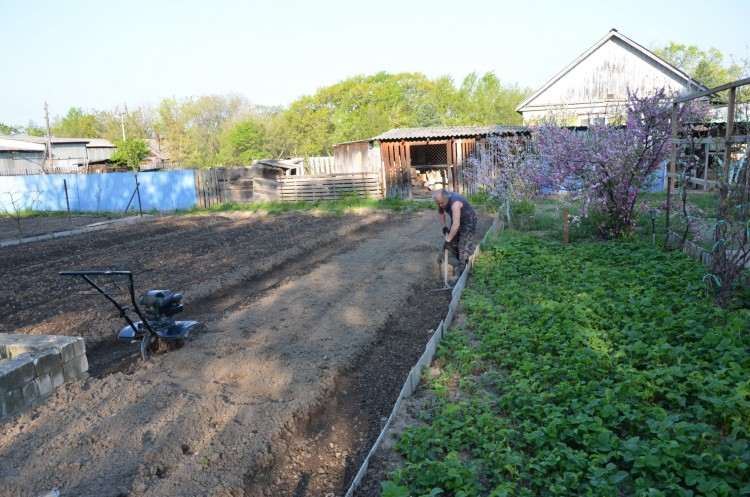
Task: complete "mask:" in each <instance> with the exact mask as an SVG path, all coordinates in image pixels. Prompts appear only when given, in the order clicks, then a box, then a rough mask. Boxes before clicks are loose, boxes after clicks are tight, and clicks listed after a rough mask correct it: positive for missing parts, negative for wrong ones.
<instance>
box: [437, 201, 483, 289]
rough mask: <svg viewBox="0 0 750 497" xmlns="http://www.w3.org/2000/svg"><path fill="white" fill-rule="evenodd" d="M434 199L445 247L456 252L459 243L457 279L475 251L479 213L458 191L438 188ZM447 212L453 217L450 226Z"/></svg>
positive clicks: (455, 274) (455, 277) (455, 273)
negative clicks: (446, 219)
mask: <svg viewBox="0 0 750 497" xmlns="http://www.w3.org/2000/svg"><path fill="white" fill-rule="evenodd" d="M432 199H433V200H434V201H435V203H436V204H437V205H438V217H439V218H440V225H441V226H442V228H443V234H444V235H445V244H444V247H445V248H447V249H448V250H450V251H452V252H454V251H455V249H454V248H453V247H455V246H456V245H458V253H457V254H455V255H456V256H457V257H458V266H457V267H456V270H455V272H454V279H456V280H457V279H458V278H459V277H460V276H461V274H462V273H463V272H464V269H466V265H467V264H468V263H469V257H470V256H471V254H473V253H474V248H475V245H474V232H475V231H476V229H477V214H476V212H474V208H473V207H472V206H471V204H470V203H469V201H468V200H466V198H464V197H463V196H462V195H459V194H458V193H455V192H449V191H447V190H436V191H435V192H433V194H432ZM446 213H447V214H448V215H449V216H450V218H451V223H450V228H448V226H447V224H446V222H445V214H446ZM456 242H458V243H456ZM451 245H452V246H453V247H451Z"/></svg>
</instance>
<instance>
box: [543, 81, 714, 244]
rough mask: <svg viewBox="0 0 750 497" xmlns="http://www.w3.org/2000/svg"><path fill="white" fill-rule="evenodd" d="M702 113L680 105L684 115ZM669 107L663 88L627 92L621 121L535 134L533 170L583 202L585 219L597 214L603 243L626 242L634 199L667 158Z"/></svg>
mask: <svg viewBox="0 0 750 497" xmlns="http://www.w3.org/2000/svg"><path fill="white" fill-rule="evenodd" d="M701 112H703V111H700V110H697V108H696V107H695V106H683V107H682V108H681V110H680V113H681V114H682V115H680V116H678V117H679V121H678V122H680V123H685V122H688V121H689V119H686V114H687V113H693V114H695V115H696V117H698V116H699V114H700V113H701ZM671 126H672V123H671V105H670V102H669V100H668V99H667V95H666V92H665V91H664V90H663V89H660V90H657V91H656V92H654V94H653V95H651V96H645V97H642V96H639V95H637V94H636V93H631V92H629V93H628V101H627V104H626V112H625V117H624V118H623V121H622V122H621V123H614V124H611V125H607V124H595V125H593V126H590V127H589V128H588V130H587V131H579V130H575V129H572V128H568V127H564V126H561V125H559V124H557V123H555V122H553V121H551V120H550V121H546V122H543V123H542V124H541V125H539V126H537V127H535V128H534V130H533V135H534V138H535V145H536V147H537V151H538V155H535V156H534V157H532V158H530V159H529V160H530V162H532V163H534V166H532V169H533V170H538V169H539V168H542V169H544V171H545V176H546V183H547V185H548V186H549V187H551V188H552V189H553V190H555V191H566V192H567V193H568V195H569V199H570V200H571V201H577V200H580V201H582V206H583V215H584V216H588V215H590V214H591V213H592V212H596V213H598V214H599V215H600V216H601V219H602V221H601V223H600V225H599V231H600V233H601V235H602V236H603V237H604V238H607V239H629V238H631V237H632V236H633V233H634V228H635V224H636V221H637V214H638V207H637V200H638V196H639V195H640V194H642V193H643V192H646V191H648V190H649V188H651V187H652V186H653V185H654V184H655V181H657V179H658V172H659V171H660V170H661V168H662V167H663V164H664V162H665V161H666V160H667V159H668V157H669V153H670V148H669V143H670V142H669V139H670V136H671Z"/></svg>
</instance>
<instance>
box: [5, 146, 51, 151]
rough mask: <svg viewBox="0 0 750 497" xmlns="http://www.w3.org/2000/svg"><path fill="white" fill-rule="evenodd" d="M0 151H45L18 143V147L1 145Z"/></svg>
mask: <svg viewBox="0 0 750 497" xmlns="http://www.w3.org/2000/svg"><path fill="white" fill-rule="evenodd" d="M0 152H44V150H39V149H36V148H31V147H30V146H28V145H26V146H24V145H18V146H17V147H8V146H4V145H0Z"/></svg>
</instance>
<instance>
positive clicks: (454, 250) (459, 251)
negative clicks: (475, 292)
mask: <svg viewBox="0 0 750 497" xmlns="http://www.w3.org/2000/svg"><path fill="white" fill-rule="evenodd" d="M476 229H477V217H476V216H474V217H472V218H471V219H469V220H468V221H467V222H464V223H462V224H461V226H459V227H458V234H456V236H455V237H453V240H451V243H450V246H451V251H450V253H449V254H448V255H449V258H450V259H454V258H455V259H456V260H457V261H458V264H457V265H456V266H455V268H454V270H453V274H455V275H456V276H458V275H460V274H461V273H463V271H464V269H465V268H466V264H467V263H468V261H469V257H471V256H472V254H474V250H475V249H476V244H475V243H474V232H475V231H476ZM442 259H443V257H442V254H441V256H440V257H439V258H438V262H440V261H442ZM453 264H454V263H453V262H451V265H453Z"/></svg>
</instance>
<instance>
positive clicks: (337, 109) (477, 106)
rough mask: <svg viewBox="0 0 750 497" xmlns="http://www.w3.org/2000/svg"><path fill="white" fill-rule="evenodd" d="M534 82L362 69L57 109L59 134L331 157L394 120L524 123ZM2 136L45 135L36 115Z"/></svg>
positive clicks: (208, 151)
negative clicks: (272, 95) (291, 87)
mask: <svg viewBox="0 0 750 497" xmlns="http://www.w3.org/2000/svg"><path fill="white" fill-rule="evenodd" d="M530 92H531V90H530V89H528V88H524V89H522V88H520V87H518V86H517V85H515V84H513V85H505V84H503V83H501V81H500V80H499V79H498V78H497V76H495V75H494V74H493V73H486V74H484V75H478V74H476V73H471V74H469V75H468V76H467V77H466V78H465V79H464V81H463V82H462V83H461V84H460V85H455V84H454V82H453V80H452V79H451V78H450V77H448V76H442V77H439V78H436V79H429V78H427V77H426V76H425V75H424V74H421V73H399V74H389V73H386V72H379V73H376V74H373V75H358V76H354V77H351V78H348V79H346V80H344V81H340V82H338V83H336V84H333V85H330V86H327V87H324V88H320V89H319V90H318V91H317V92H316V93H315V94H313V95H305V96H302V97H300V98H298V99H297V100H295V101H294V102H292V103H291V105H289V107H288V108H283V107H267V106H259V105H253V104H251V103H250V102H249V101H248V99H247V98H245V97H243V96H241V95H237V94H230V95H204V96H200V97H192V98H183V99H178V98H165V99H163V100H162V101H161V102H160V103H159V104H158V105H156V106H142V107H138V108H128V107H124V108H115V109H113V110H109V111H86V110H84V109H82V108H79V107H73V108H71V109H70V110H68V112H67V114H65V115H64V116H62V117H59V116H58V117H55V118H54V119H53V120H52V122H51V124H50V131H51V133H52V135H53V136H56V137H76V138H105V139H107V140H110V141H112V142H118V141H121V140H122V139H123V135H125V138H127V139H128V140H130V139H134V138H143V139H148V138H155V137H156V136H157V135H158V137H159V142H160V143H161V146H162V148H163V149H164V150H165V151H166V152H167V153H168V154H169V155H170V157H171V159H172V161H174V162H176V163H179V164H182V165H183V166H184V167H210V166H215V165H221V164H224V165H240V164H245V165H247V164H250V163H252V161H253V160H257V159H261V158H278V157H299V156H320V155H331V154H332V153H333V146H334V145H335V144H336V143H342V142H347V141H354V140H362V139H369V138H372V137H374V136H377V135H378V134H380V133H383V132H385V131H387V130H389V129H392V128H399V127H426V126H453V125H492V124H501V125H511V124H520V122H521V117H520V115H518V114H517V113H516V112H515V107H516V105H518V104H519V103H520V102H521V101H522V100H523V99H524V98H526V97H527V96H528V95H529V94H530ZM0 132H1V133H0V134H19V133H25V134H30V135H36V136H43V135H45V134H46V130H45V129H43V128H42V127H41V126H39V125H38V124H36V123H34V122H33V121H32V122H29V124H28V125H27V126H25V127H22V126H5V125H3V127H2V128H0Z"/></svg>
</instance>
